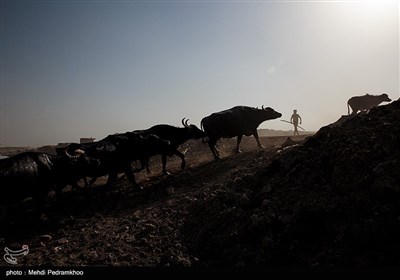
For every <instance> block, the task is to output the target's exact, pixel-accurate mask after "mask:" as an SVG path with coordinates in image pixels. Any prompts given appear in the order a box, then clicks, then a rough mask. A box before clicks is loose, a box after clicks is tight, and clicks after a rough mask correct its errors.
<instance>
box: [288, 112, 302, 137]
mask: <svg viewBox="0 0 400 280" xmlns="http://www.w3.org/2000/svg"><path fill="white" fill-rule="evenodd" d="M299 119H300V124H301V117H300V115H299V114H297V110H293V115H292V116H291V118H290V122H291V123H292V124H293V126H294V133H293V135H294V136H295V135H296V134H297V135H299V131H298V130H297V126H298V125H299Z"/></svg>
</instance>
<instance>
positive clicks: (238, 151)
mask: <svg viewBox="0 0 400 280" xmlns="http://www.w3.org/2000/svg"><path fill="white" fill-rule="evenodd" d="M242 137H243V135H239V136H238V137H237V144H236V148H235V149H234V150H233V151H234V152H235V153H237V154H238V153H241V152H242V151H241V150H240V148H239V145H240V142H241V141H242Z"/></svg>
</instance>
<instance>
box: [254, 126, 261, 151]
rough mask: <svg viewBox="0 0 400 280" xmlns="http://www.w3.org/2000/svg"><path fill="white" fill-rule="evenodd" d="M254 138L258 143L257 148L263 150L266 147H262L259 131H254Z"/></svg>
mask: <svg viewBox="0 0 400 280" xmlns="http://www.w3.org/2000/svg"><path fill="white" fill-rule="evenodd" d="M253 136H254V138H255V139H256V141H257V147H259V148H261V149H264V146H263V145H261V143H260V139H259V137H258V133H257V129H256V130H255V131H254V133H253Z"/></svg>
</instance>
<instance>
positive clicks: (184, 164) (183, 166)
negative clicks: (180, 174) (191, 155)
mask: <svg viewBox="0 0 400 280" xmlns="http://www.w3.org/2000/svg"><path fill="white" fill-rule="evenodd" d="M174 155H177V156H178V157H180V158H181V161H182V163H181V169H182V170H183V169H185V166H186V160H185V155H184V154H182V153H181V152H180V151H178V150H176V151H174Z"/></svg>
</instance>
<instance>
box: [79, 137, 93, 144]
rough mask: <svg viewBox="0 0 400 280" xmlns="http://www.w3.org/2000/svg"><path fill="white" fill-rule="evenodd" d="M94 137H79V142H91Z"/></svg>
mask: <svg viewBox="0 0 400 280" xmlns="http://www.w3.org/2000/svg"><path fill="white" fill-rule="evenodd" d="M94 139H96V138H81V139H80V141H79V143H81V144H83V143H92V142H93V141H94Z"/></svg>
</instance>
